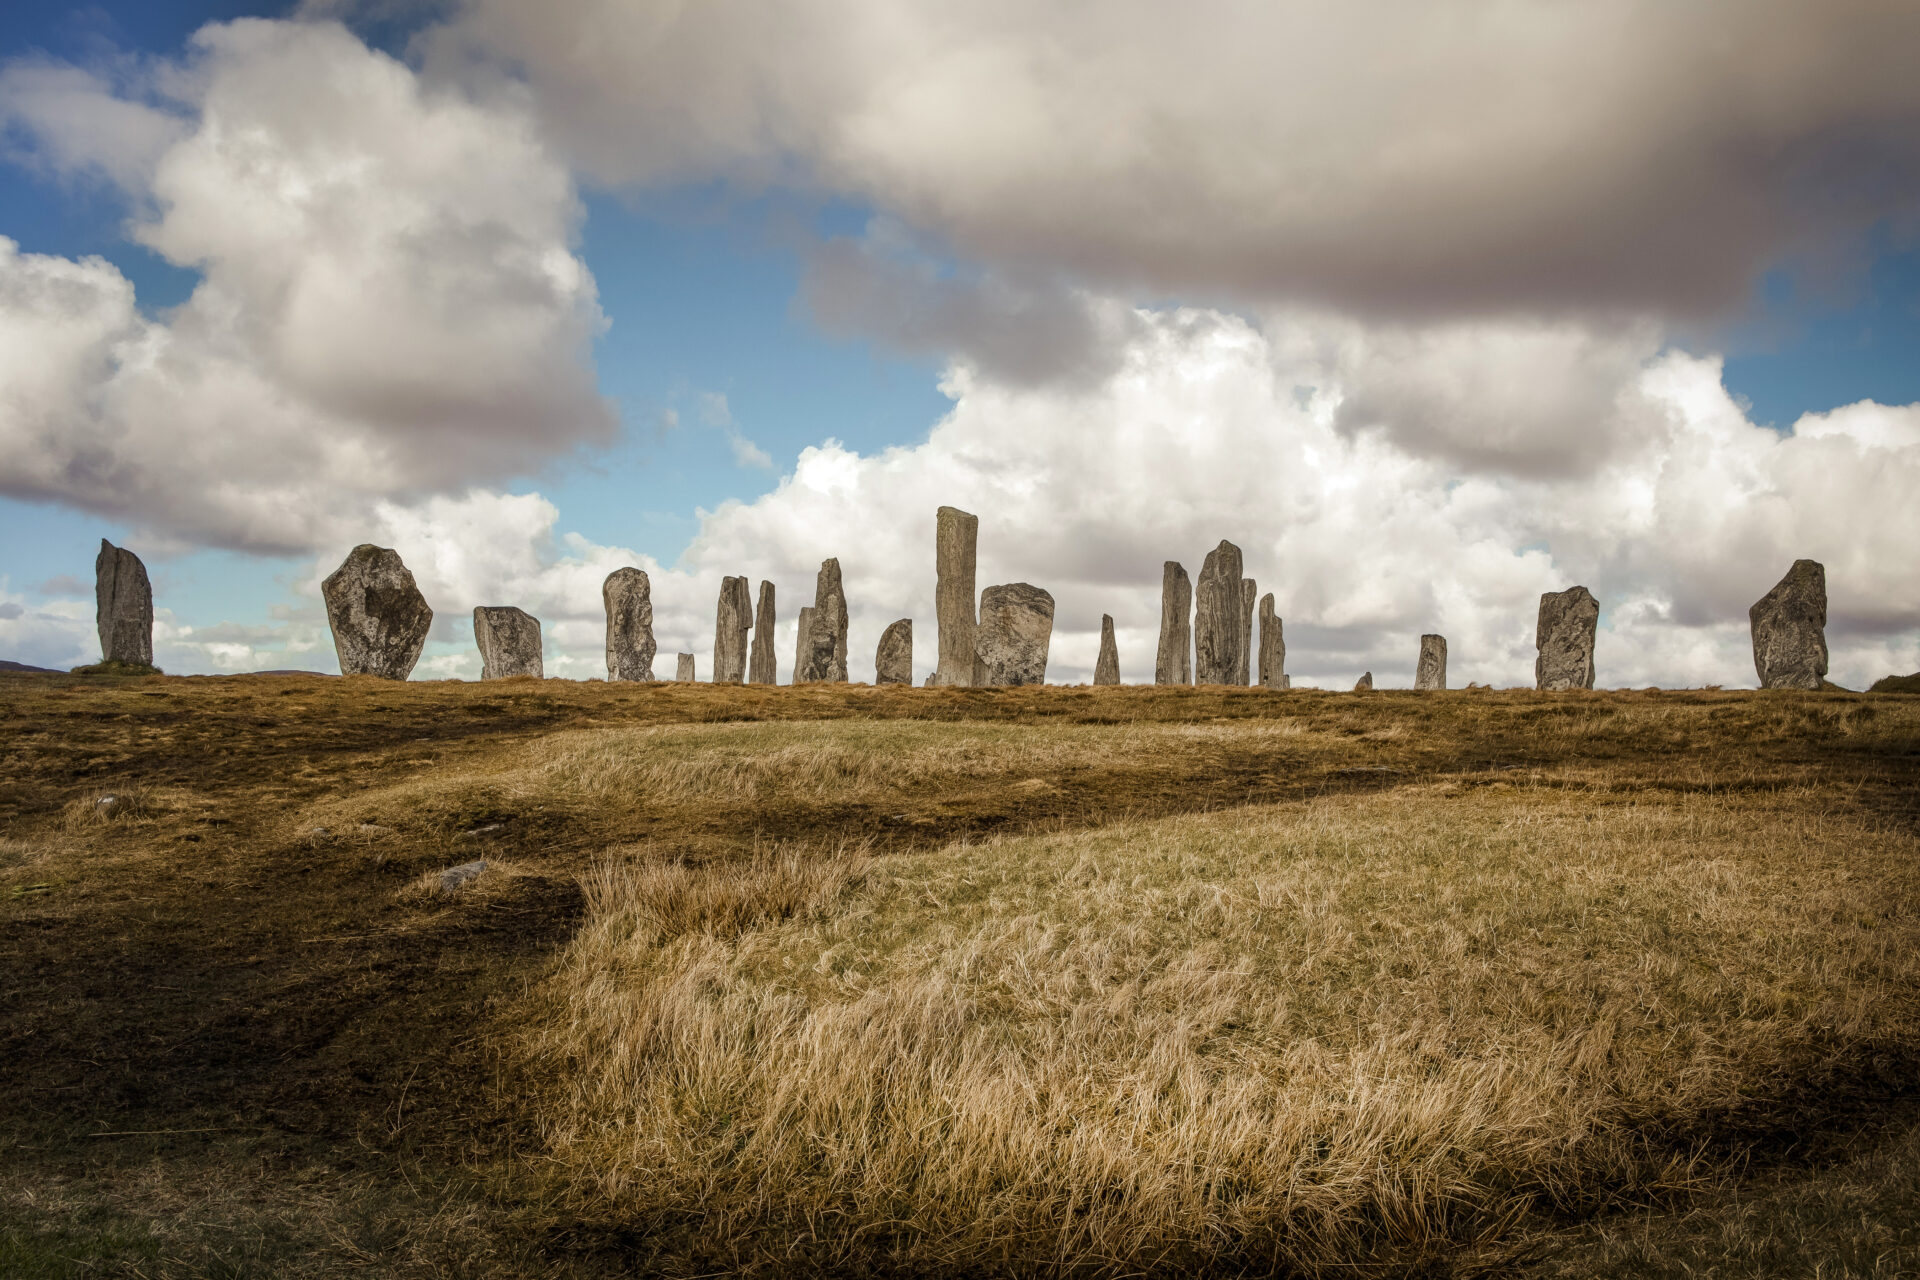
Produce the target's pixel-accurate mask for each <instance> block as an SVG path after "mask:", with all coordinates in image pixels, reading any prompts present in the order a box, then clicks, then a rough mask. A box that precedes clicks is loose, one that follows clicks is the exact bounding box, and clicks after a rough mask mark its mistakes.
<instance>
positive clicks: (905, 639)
mask: <svg viewBox="0 0 1920 1280" xmlns="http://www.w3.org/2000/svg"><path fill="white" fill-rule="evenodd" d="M873 682H874V683H875V684H912V683H913V619H912V618H902V619H900V621H898V622H895V623H892V624H891V625H889V626H888V627H887V629H886V630H885V631H882V632H881V633H880V647H879V649H878V650H877V651H875V653H874V655H873Z"/></svg>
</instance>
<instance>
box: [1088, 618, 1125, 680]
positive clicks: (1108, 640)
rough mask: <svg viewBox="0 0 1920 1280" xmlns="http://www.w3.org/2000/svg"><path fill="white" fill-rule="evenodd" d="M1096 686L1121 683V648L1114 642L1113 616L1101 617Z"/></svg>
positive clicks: (1095, 667) (1096, 662) (1094, 675)
mask: <svg viewBox="0 0 1920 1280" xmlns="http://www.w3.org/2000/svg"><path fill="white" fill-rule="evenodd" d="M1093 682H1094V683H1095V684H1119V683H1120V647H1119V646H1118V645H1116V644H1114V642H1113V615H1112V614H1110V613H1103V614H1101V615H1100V656H1099V658H1097V659H1096V660H1095V661H1094V664H1093Z"/></svg>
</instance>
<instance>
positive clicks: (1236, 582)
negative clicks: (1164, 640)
mask: <svg viewBox="0 0 1920 1280" xmlns="http://www.w3.org/2000/svg"><path fill="white" fill-rule="evenodd" d="M1240 583H1241V577H1240V548H1238V547H1236V546H1234V545H1233V544H1232V543H1231V542H1225V541H1223V542H1221V544H1220V545H1219V546H1217V547H1215V548H1214V549H1213V550H1211V551H1209V552H1207V559H1206V562H1205V563H1204V564H1202V565H1201V566H1200V581H1199V582H1198V584H1196V585H1195V587H1194V591H1193V600H1194V605H1193V678H1194V683H1196V684H1232V683H1233V676H1234V672H1235V670H1236V669H1238V670H1240V671H1242V672H1244V671H1245V669H1246V668H1245V666H1244V663H1243V661H1242V659H1241V655H1240V611H1241V590H1242V588H1241V586H1240ZM1246 682H1247V681H1246V677H1245V675H1242V676H1241V678H1240V683H1241V684H1245V683H1246Z"/></svg>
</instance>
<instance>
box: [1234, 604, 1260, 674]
mask: <svg viewBox="0 0 1920 1280" xmlns="http://www.w3.org/2000/svg"><path fill="white" fill-rule="evenodd" d="M1259 597H1260V588H1259V587H1258V586H1256V585H1255V584H1254V581H1253V579H1252V578H1242V579H1240V616H1239V619H1238V621H1239V623H1240V635H1239V638H1238V640H1237V641H1236V642H1235V643H1236V646H1237V647H1236V648H1235V651H1234V658H1233V682H1234V683H1235V684H1237V685H1241V686H1243V687H1244V686H1245V685H1246V684H1247V683H1248V680H1249V678H1250V677H1251V676H1252V674H1253V610H1254V606H1255V604H1256V603H1257V602H1258V600H1259Z"/></svg>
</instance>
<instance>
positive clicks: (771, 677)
mask: <svg viewBox="0 0 1920 1280" xmlns="http://www.w3.org/2000/svg"><path fill="white" fill-rule="evenodd" d="M773 622H774V618H773V584H772V583H771V582H768V581H766V580H765V579H762V580H761V583H760V603H759V606H758V607H757V608H756V609H755V610H754V611H753V651H752V652H751V653H750V654H748V655H747V681H748V683H750V684H775V683H777V682H778V681H779V678H780V672H779V666H778V663H777V661H776V659H775V658H774V654H773Z"/></svg>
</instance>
